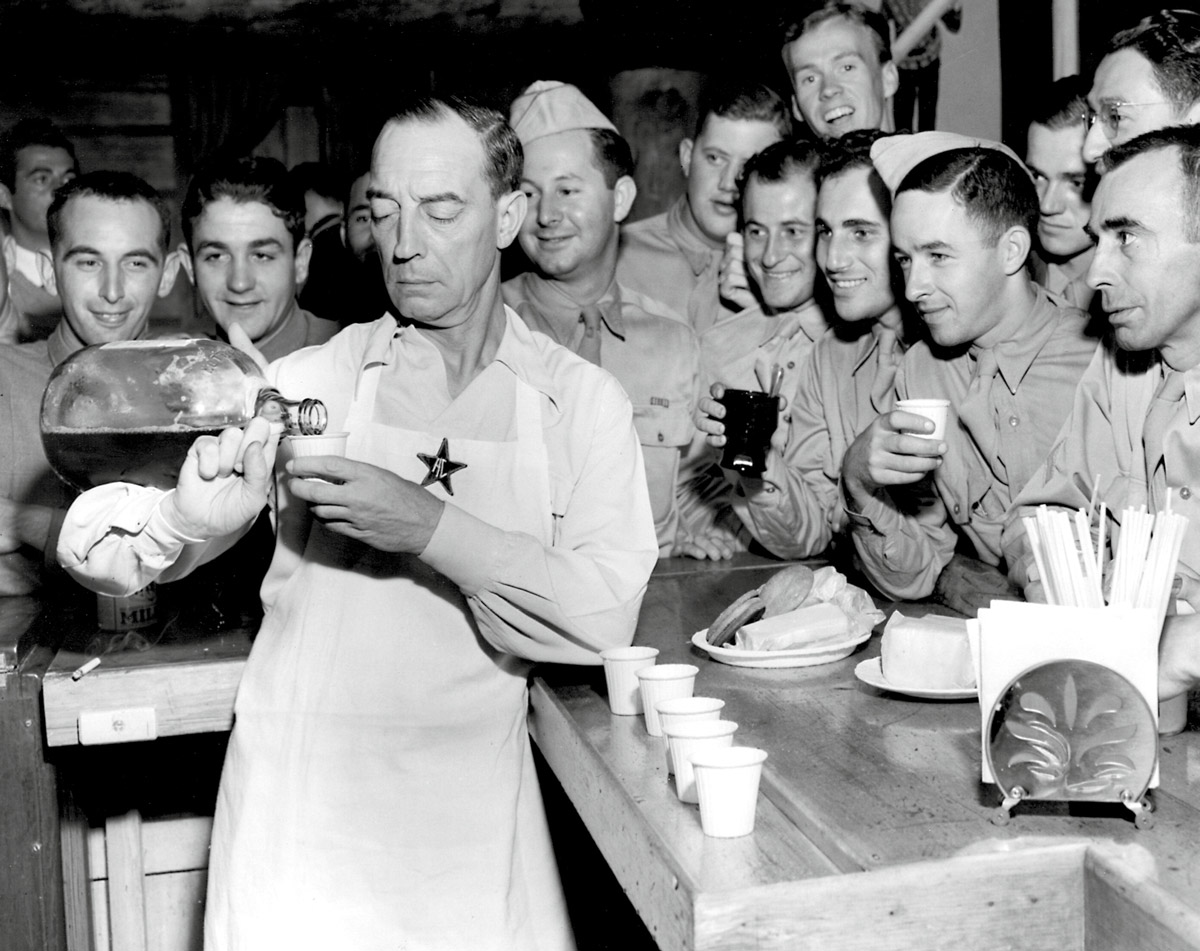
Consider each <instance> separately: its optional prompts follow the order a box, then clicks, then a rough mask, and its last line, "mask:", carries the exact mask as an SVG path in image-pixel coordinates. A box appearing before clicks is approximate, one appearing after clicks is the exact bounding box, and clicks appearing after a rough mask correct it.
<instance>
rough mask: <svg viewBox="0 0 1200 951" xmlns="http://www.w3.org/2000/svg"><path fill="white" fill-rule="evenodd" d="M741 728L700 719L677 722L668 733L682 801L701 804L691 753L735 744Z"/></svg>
mask: <svg viewBox="0 0 1200 951" xmlns="http://www.w3.org/2000/svg"><path fill="white" fill-rule="evenodd" d="M737 728H738V725H737V724H736V723H734V722H733V721H732V720H701V721H699V722H695V721H693V722H691V723H676V724H675V725H674V726H672V727H671V732H670V733H668V734H667V743H668V744H669V745H670V747H671V760H672V761H673V762H674V764H675V795H676V796H678V797H679V799H680V801H681V802H699V801H700V799H699V797H698V795H697V793H696V774H695V773H694V772H693V770H692V754H693V753H699V752H700V751H701V750H713V749H720V748H722V747H726V746H732V745H733V734H734V733H736V732H737Z"/></svg>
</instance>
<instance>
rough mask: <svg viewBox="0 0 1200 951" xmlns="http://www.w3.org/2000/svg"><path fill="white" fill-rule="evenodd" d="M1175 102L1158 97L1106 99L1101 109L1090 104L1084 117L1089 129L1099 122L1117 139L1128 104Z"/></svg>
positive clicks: (1170, 104)
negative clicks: (1123, 111) (1127, 99)
mask: <svg viewBox="0 0 1200 951" xmlns="http://www.w3.org/2000/svg"><path fill="white" fill-rule="evenodd" d="M1175 104H1176V100H1174V99H1158V100H1155V101H1153V102H1122V101H1121V100H1120V99H1105V100H1103V101H1102V102H1101V103H1100V108H1099V110H1094V109H1092V108H1091V107H1090V106H1089V107H1088V110H1087V112H1086V113H1085V114H1084V117H1083V119H1084V122H1085V124H1086V125H1087V127H1088V128H1089V129H1090V128H1091V127H1092V126H1094V125H1095V124H1096V123H1097V122H1099V123H1100V128H1101V129H1103V130H1104V134H1105V135H1106V136H1107V137H1108V138H1109V139H1110V140H1115V139H1116V137H1117V129H1118V128H1119V127H1120V125H1121V119H1122V118H1125V117H1123V116H1122V115H1121V110H1122V109H1124V108H1126V107H1128V106H1173V105H1175Z"/></svg>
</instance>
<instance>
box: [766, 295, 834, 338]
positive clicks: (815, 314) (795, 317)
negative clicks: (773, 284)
mask: <svg viewBox="0 0 1200 951" xmlns="http://www.w3.org/2000/svg"><path fill="white" fill-rule="evenodd" d="M759 311H760V313H762V321H763V337H762V339H761V340H760V341H759V343H758V345H759V346H760V347H764V346H766V345H767V344H768V343H770V342H771V341H772V340H791V339H792V338H793V337H795V336H796V334H798V333H802V334H804V336H806V337H807V338H808V339H809V340H811V341H813V342H814V343H815V342H816V341H817V339H818V338H820V336H821V334H823V333H824V332H825V329H826V328H827V327H828V326H829V324H828V321H826V320H825V314H824V313H823V312H822V311H821V308H820V307H819V306H818V305H817V302H816V301H815V300H808V301H805V302H804V303H803V304H801V305H800V306H799V307H797V308H796V309H795V310H785V311H784V312H783V313H782V314H774V315H772V316H769V315H767V314H766V313H764V312H762V309H761V308H759Z"/></svg>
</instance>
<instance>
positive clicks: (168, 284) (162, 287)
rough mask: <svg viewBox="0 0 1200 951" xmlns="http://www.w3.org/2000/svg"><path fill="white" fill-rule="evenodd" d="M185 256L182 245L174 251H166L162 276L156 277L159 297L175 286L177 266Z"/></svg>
mask: <svg viewBox="0 0 1200 951" xmlns="http://www.w3.org/2000/svg"><path fill="white" fill-rule="evenodd" d="M185 257H187V252H186V250H185V249H184V247H183V246H182V245H180V246H179V247H178V248H176V249H175V250H174V251H169V252H167V256H166V258H164V259H163V270H162V276H161V277H160V278H159V279H158V296H159V297H166V296H167V295H168V294H170V293H171V288H173V287H174V286H175V278H176V277H178V276H179V266H180V264H182V263H183V258H185Z"/></svg>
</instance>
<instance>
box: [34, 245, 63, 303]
mask: <svg viewBox="0 0 1200 951" xmlns="http://www.w3.org/2000/svg"><path fill="white" fill-rule="evenodd" d="M37 266H38V277H40V278H41V279H42V286H43V287H45V288H46V290H48V291H49V292H50V293H51V294H53V295H54V296H55V297H57V296H58V278H56V277H55V276H54V262H53V261H52V260H51V259H50V255H48V254H47V253H46V252H45V251H39V252H38V253H37Z"/></svg>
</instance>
